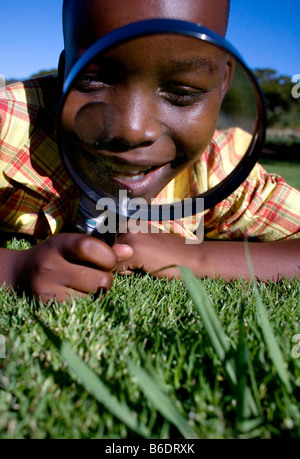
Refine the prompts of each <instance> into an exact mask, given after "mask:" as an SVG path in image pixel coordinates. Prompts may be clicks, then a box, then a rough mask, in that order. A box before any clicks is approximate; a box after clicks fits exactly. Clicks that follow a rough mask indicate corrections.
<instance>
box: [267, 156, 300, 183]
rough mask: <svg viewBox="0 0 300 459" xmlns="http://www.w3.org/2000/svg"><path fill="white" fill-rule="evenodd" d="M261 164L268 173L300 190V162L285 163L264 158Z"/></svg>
mask: <svg viewBox="0 0 300 459" xmlns="http://www.w3.org/2000/svg"><path fill="white" fill-rule="evenodd" d="M299 152H300V147H299ZM259 163H260V164H261V165H262V166H263V167H264V168H265V169H266V171H267V172H269V173H274V174H278V175H280V176H281V177H282V178H284V180H285V181H286V182H287V183H288V184H289V185H291V186H293V187H294V188H296V189H297V190H300V161H292V160H290V161H284V160H279V159H269V158H265V157H264V158H262V159H260V160H259Z"/></svg>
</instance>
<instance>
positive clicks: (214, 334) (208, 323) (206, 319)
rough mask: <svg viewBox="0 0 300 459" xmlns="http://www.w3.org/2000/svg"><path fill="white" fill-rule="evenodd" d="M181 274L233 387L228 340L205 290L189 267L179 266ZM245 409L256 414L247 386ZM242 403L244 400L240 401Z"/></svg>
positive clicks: (234, 381)
mask: <svg viewBox="0 0 300 459" xmlns="http://www.w3.org/2000/svg"><path fill="white" fill-rule="evenodd" d="M180 270H181V274H182V277H183V280H184V282H185V286H186V288H187V290H188V292H189V294H190V296H191V298H192V300H193V302H194V304H195V306H196V308H197V310H198V312H199V314H200V317H201V319H202V320H203V323H204V325H205V328H206V331H207V333H208V335H209V337H210V340H211V343H212V346H213V348H214V350H215V352H216V354H217V355H218V357H219V359H220V360H221V362H222V363H223V364H224V368H225V370H226V373H227V376H228V378H229V380H230V382H231V384H232V385H233V387H234V388H237V384H238V377H237V372H236V368H235V365H234V363H233V360H232V359H228V355H229V352H230V350H231V348H230V344H229V340H228V338H227V336H226V334H225V332H224V331H223V328H222V325H221V323H220V321H219V318H218V317H217V314H216V313H215V311H214V309H213V306H212V304H211V302H210V300H209V298H208V296H207V293H206V290H205V288H204V287H203V285H201V284H200V283H199V281H198V279H197V278H196V277H195V276H194V274H193V273H192V271H191V270H190V269H189V268H186V267H184V266H180ZM243 394H244V395H243V396H244V397H245V404H246V409H247V410H248V412H249V413H250V412H252V413H253V415H254V416H257V415H258V410H257V406H256V404H255V401H254V399H253V397H252V394H251V391H250V389H249V387H245V389H244V393H243ZM242 404H244V402H242Z"/></svg>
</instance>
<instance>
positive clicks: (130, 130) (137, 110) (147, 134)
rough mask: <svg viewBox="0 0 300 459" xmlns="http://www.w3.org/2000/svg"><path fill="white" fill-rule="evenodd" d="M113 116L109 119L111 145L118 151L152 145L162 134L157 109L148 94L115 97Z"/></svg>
mask: <svg viewBox="0 0 300 459" xmlns="http://www.w3.org/2000/svg"><path fill="white" fill-rule="evenodd" d="M114 107H115V110H114V111H115V114H116V115H115V117H114V119H113V120H111V126H110V130H111V132H110V134H111V135H110V138H111V142H110V143H111V145H114V148H115V149H116V147H117V146H119V149H120V151H122V150H127V149H134V148H141V147H145V146H149V145H152V144H153V143H154V142H156V141H157V140H158V139H159V138H160V136H161V134H162V123H161V122H160V121H159V117H158V110H157V107H156V104H155V101H154V100H153V97H151V96H150V95H148V96H145V95H143V94H141V93H140V94H138V93H134V94H130V95H129V96H128V95H127V97H124V96H123V97H120V98H119V99H118V98H116V101H115V102H114Z"/></svg>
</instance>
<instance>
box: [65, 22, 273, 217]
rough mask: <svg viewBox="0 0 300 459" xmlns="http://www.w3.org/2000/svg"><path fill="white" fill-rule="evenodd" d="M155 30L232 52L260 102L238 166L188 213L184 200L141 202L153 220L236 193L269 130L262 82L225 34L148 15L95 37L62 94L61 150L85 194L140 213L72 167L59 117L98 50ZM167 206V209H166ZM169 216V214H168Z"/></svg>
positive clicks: (142, 209) (143, 213)
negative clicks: (63, 141)
mask: <svg viewBox="0 0 300 459" xmlns="http://www.w3.org/2000/svg"><path fill="white" fill-rule="evenodd" d="M154 34H177V35H184V36H190V37H194V38H198V39H200V40H202V41H205V42H207V43H211V44H212V45H215V46H217V47H218V48H221V49H223V50H225V51H226V52H228V53H230V54H231V55H232V56H233V57H234V58H235V59H236V61H237V62H239V63H240V64H241V66H242V67H243V68H244V70H245V72H246V73H247V75H248V77H249V80H250V81H251V83H252V86H253V89H254V92H255V95H256V103H257V116H256V125H255V130H254V132H255V134H254V135H253V136H252V141H251V143H250V145H249V147H248V150H247V152H246V154H245V156H244V158H243V159H242V160H241V161H240V163H239V164H238V165H237V166H236V168H235V169H234V170H233V171H232V172H231V173H230V175H228V176H227V177H226V179H224V180H223V181H222V182H221V183H220V184H219V185H217V186H215V187H213V188H211V189H209V190H207V191H206V192H205V193H202V194H200V195H198V196H196V197H193V198H191V200H192V201H191V205H190V207H189V213H188V214H187V213H186V208H185V204H184V201H181V202H175V203H170V204H149V205H146V204H145V205H139V212H138V217H137V218H139V219H141V220H151V215H155V220H157V219H159V220H160V221H163V220H165V219H166V218H167V219H168V220H172V219H174V216H176V218H183V217H187V216H189V215H194V214H195V213H196V212H197V211H199V210H198V209H199V207H198V205H197V200H198V199H203V206H202V209H203V210H207V209H209V208H212V207H214V206H215V205H216V204H218V203H219V202H221V201H223V200H224V199H226V198H227V197H228V196H229V195H230V194H231V193H233V192H234V191H235V190H236V189H237V188H238V187H239V186H240V185H241V184H242V183H243V182H244V181H245V180H246V178H247V177H248V175H249V174H250V172H251V170H252V169H253V167H254V166H255V164H256V162H257V160H258V157H259V155H260V152H261V149H262V146H263V144H264V141H265V132H266V108H265V103H264V97H263V94H262V91H261V88H260V86H259V85H258V83H257V80H256V78H255V77H254V75H253V73H252V72H251V70H250V69H249V68H248V67H247V65H246V63H245V62H244V60H243V58H242V57H241V56H240V54H239V52H238V51H237V50H236V49H235V48H234V47H233V46H232V44H231V43H230V42H228V41H227V40H226V39H225V38H223V37H221V36H220V35H218V34H216V33H215V32H213V31H212V30H210V29H208V28H206V27H203V26H202V25H199V24H195V23H192V22H188V21H183V20H178V19H147V20H143V21H138V22H134V23H131V24H127V25H125V26H123V27H120V28H118V29H115V30H113V31H112V32H110V33H108V34H107V35H105V36H103V37H102V38H100V39H99V40H98V41H96V42H95V43H94V44H93V45H92V46H91V47H90V48H88V49H87V51H86V52H85V53H84V54H83V55H82V56H81V57H80V58H79V59H78V61H77V62H76V63H75V64H74V66H73V67H72V69H71V71H70V73H69V74H68V76H67V78H66V80H65V84H64V88H63V94H62V98H61V102H60V106H59V111H58V126H59V128H58V145H59V149H60V154H61V158H62V161H63V163H64V165H65V167H66V169H67V171H68V172H69V174H70V176H71V178H72V179H73V180H74V182H75V183H76V184H77V186H78V187H79V188H80V189H81V191H82V192H83V193H84V194H86V195H87V196H88V197H89V198H90V199H92V200H93V201H94V202H98V200H99V199H101V198H105V197H110V198H112V199H114V201H115V207H116V211H117V212H118V213H120V214H121V215H123V216H126V217H130V218H134V217H135V215H136V214H137V212H136V209H128V208H127V209H126V215H124V206H122V207H120V206H119V205H118V202H116V200H115V198H114V197H112V196H108V195H106V194H104V193H103V194H101V193H99V191H97V190H95V189H93V188H92V187H91V186H89V185H88V184H87V183H86V182H85V181H84V180H83V179H82V178H81V177H80V176H79V175H78V173H77V172H76V170H74V169H73V166H72V164H71V163H70V160H69V157H68V155H67V154H66V153H65V151H64V149H63V148H61V145H62V132H61V129H60V126H61V124H60V120H61V117H62V111H63V107H64V103H65V101H66V99H67V96H68V94H69V92H70V90H71V88H72V83H73V82H74V81H75V79H76V78H77V77H78V75H79V74H80V73H81V72H82V70H83V69H84V68H85V67H86V66H87V65H88V63H89V62H90V61H92V60H93V59H94V58H95V57H96V56H97V55H98V54H100V53H103V52H107V51H108V50H109V49H111V48H113V47H115V46H116V45H120V44H122V43H124V42H127V41H129V40H132V39H134V38H139V37H142V36H149V35H154ZM166 208H167V209H168V211H167V212H166ZM166 216H167V217H166Z"/></svg>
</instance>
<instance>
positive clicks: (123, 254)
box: [113, 244, 133, 261]
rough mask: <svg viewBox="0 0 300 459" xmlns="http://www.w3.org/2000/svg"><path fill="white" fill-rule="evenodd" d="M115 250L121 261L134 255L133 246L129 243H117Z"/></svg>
mask: <svg viewBox="0 0 300 459" xmlns="http://www.w3.org/2000/svg"><path fill="white" fill-rule="evenodd" d="M113 250H114V252H115V253H116V255H117V257H118V260H119V261H124V260H128V258H130V257H132V255H133V248H132V247H130V245H127V244H115V245H114V246H113Z"/></svg>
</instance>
